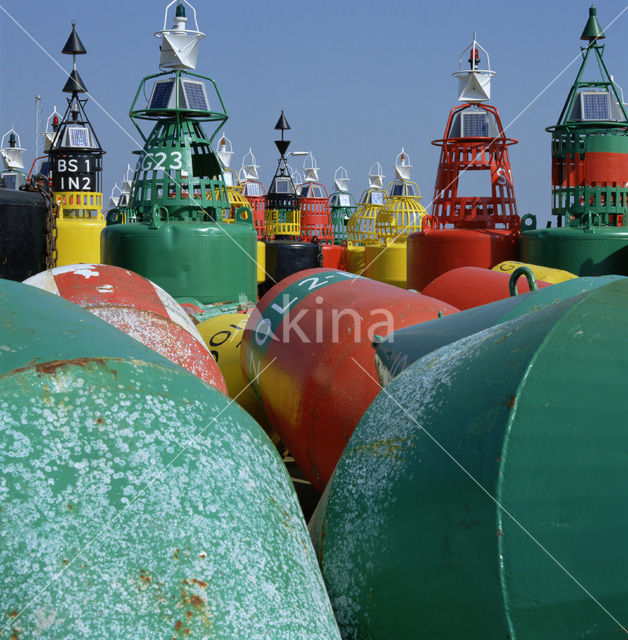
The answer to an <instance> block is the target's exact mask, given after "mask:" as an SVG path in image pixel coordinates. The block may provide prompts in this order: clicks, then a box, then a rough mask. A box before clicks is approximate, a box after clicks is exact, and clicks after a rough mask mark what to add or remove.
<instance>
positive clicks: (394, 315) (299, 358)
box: [241, 269, 457, 489]
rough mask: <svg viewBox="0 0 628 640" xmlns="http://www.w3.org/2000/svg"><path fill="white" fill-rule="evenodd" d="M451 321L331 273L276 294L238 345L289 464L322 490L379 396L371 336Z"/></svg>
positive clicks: (395, 292)
mask: <svg viewBox="0 0 628 640" xmlns="http://www.w3.org/2000/svg"><path fill="white" fill-rule="evenodd" d="M455 311H457V309H456V308H454V307H453V306H451V305H448V304H445V303H443V302H441V301H440V300H435V299H433V298H428V297H426V296H424V295H421V294H418V293H416V292H410V291H405V290H402V289H399V288H398V287H394V286H392V285H388V284H384V283H381V282H376V281H374V280H370V279H368V278H362V277H359V276H355V275H354V274H351V273H347V272H345V271H336V270H332V269H308V270H306V271H301V272H300V273H297V274H293V275H291V276H288V277H287V278H285V279H284V280H282V281H281V282H280V283H279V284H277V285H275V286H274V287H273V288H272V289H271V290H270V291H269V292H268V293H267V294H266V295H265V296H264V297H263V298H262V299H261V300H260V302H259V304H258V305H257V308H256V309H255V310H254V311H253V313H252V314H251V317H250V319H249V321H248V322H247V325H246V328H245V331H244V336H243V338H242V350H241V362H242V367H243V370H244V372H245V374H246V375H247V377H248V379H249V380H250V381H251V386H252V387H253V390H254V391H255V392H256V393H257V394H258V397H260V398H261V400H262V403H263V406H264V411H265V413H266V416H267V417H268V419H269V421H270V423H271V424H272V426H273V427H274V428H275V430H276V431H277V433H278V434H279V436H280V437H281V439H282V441H283V442H284V443H285V445H286V446H287V447H288V449H289V450H290V452H291V453H292V455H293V456H294V458H295V460H296V462H297V464H298V465H299V466H300V467H301V470H302V471H303V473H304V474H305V476H306V477H307V478H308V480H309V481H310V482H311V483H312V484H313V485H314V486H315V487H317V488H318V489H323V488H324V487H325V485H326V483H327V481H328V480H329V478H330V476H331V474H332V472H333V470H334V468H335V466H336V463H337V462H338V459H339V457H340V454H341V453H342V450H343V449H344V447H345V445H346V443H347V441H348V440H349V437H350V436H351V434H352V433H353V430H354V428H355V426H356V425H357V423H358V421H359V420H360V418H361V417H362V414H363V413H364V411H365V410H366V408H367V407H368V405H369V404H370V403H371V401H372V400H373V399H374V398H375V396H376V395H377V393H378V392H379V390H380V387H379V383H378V377H377V373H376V370H375V359H374V352H373V348H372V346H371V342H372V340H373V337H374V336H375V335H376V334H379V335H386V334H388V333H390V332H391V331H392V330H394V329H397V328H401V327H404V326H408V325H412V324H417V323H419V322H423V321H425V320H432V319H434V318H436V317H438V315H439V313H441V312H442V313H443V314H449V313H453V312H455Z"/></svg>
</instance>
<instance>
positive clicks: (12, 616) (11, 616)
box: [9, 609, 18, 618]
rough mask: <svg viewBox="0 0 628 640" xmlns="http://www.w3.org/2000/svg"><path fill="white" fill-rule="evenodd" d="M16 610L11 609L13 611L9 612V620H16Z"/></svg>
mask: <svg viewBox="0 0 628 640" xmlns="http://www.w3.org/2000/svg"><path fill="white" fill-rule="evenodd" d="M17 614H18V610H17V609H13V611H9V618H17Z"/></svg>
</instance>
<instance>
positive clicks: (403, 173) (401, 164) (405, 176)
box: [395, 147, 412, 180]
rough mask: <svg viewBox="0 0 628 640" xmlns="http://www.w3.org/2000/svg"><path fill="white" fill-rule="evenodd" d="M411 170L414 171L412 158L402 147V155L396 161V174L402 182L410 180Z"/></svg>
mask: <svg viewBox="0 0 628 640" xmlns="http://www.w3.org/2000/svg"><path fill="white" fill-rule="evenodd" d="M410 169H412V165H411V164H410V156H408V154H407V153H406V152H405V149H404V148H403V147H401V153H400V154H398V155H397V158H396V159H395V173H396V174H397V177H398V178H399V179H400V180H410Z"/></svg>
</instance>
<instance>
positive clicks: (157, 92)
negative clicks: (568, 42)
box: [148, 80, 174, 109]
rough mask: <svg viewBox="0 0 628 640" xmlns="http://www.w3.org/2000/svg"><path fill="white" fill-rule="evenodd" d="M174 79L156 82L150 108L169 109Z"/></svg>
mask: <svg viewBox="0 0 628 640" xmlns="http://www.w3.org/2000/svg"><path fill="white" fill-rule="evenodd" d="M173 86H174V80H162V81H161V82H156V83H155V86H154V87H153V93H152V95H151V97H150V104H149V105H148V108H149V109H167V108H168V104H169V102H170V96H171V95H172V87H173Z"/></svg>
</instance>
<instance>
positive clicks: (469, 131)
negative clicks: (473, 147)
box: [461, 113, 488, 138]
mask: <svg viewBox="0 0 628 640" xmlns="http://www.w3.org/2000/svg"><path fill="white" fill-rule="evenodd" d="M461 135H462V136H463V137H465V138H485V137H486V136H488V118H487V117H486V114H485V113H463V114H462V132H461Z"/></svg>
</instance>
